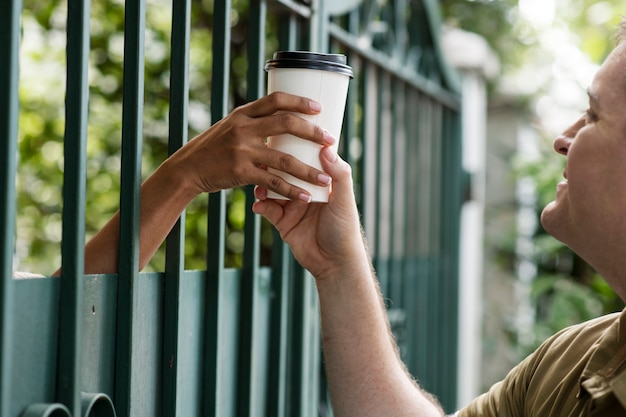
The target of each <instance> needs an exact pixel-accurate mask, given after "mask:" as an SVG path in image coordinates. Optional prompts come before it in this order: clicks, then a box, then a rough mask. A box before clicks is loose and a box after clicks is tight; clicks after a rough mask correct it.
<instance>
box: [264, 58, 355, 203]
mask: <svg viewBox="0 0 626 417" xmlns="http://www.w3.org/2000/svg"><path fill="white" fill-rule="evenodd" d="M265 70H266V71H267V73H268V85H267V90H268V94H269V93H273V92H275V91H281V92H285V93H289V94H293V95H297V96H302V97H307V98H310V99H312V100H315V101H317V102H318V103H320V104H321V105H322V111H321V112H320V113H318V114H316V115H305V114H301V113H297V115H298V116H300V117H302V118H303V119H306V120H309V121H311V122H313V123H315V124H317V125H319V126H320V127H322V128H323V129H325V130H327V131H328V132H329V133H330V134H332V135H333V136H334V137H336V138H337V140H339V135H340V134H341V125H342V123H343V113H344V111H345V107H346V97H347V94H348V84H349V81H350V79H351V78H352V77H353V75H352V68H350V67H349V66H348V65H346V57H345V55H340V54H321V53H314V52H305V51H283V52H276V53H275V54H274V57H273V59H271V60H269V61H267V63H266V65H265ZM337 146H338V142H337V143H335V144H334V145H333V147H334V148H335V151H336V150H337ZM268 147H270V148H273V149H277V150H280V151H282V152H285V153H287V154H290V155H293V156H294V157H296V158H297V159H299V160H300V161H302V162H304V163H305V164H307V165H310V166H312V167H315V168H317V169H320V170H322V165H321V163H320V158H319V155H320V150H321V149H322V146H321V145H318V144H316V143H314V142H311V141H309V140H305V139H301V138H298V137H296V136H294V135H291V134H283V135H277V136H271V137H270V138H269V139H268ZM268 171H270V172H272V173H274V174H276V175H279V176H280V177H281V178H283V179H284V180H285V181H287V182H288V183H290V184H293V185H295V186H298V187H300V188H303V189H305V190H307V191H308V192H310V193H311V196H312V201H314V202H328V196H329V193H330V188H331V187H330V186H326V187H324V186H319V185H314V184H311V183H308V182H306V181H303V180H301V179H299V178H296V177H294V176H292V175H290V174H287V173H285V172H282V171H279V170H276V169H273V168H268ZM267 197H268V198H274V199H281V200H287V199H288V198H287V197H285V196H282V195H280V194H278V193H275V192H273V191H269V190H268V195H267Z"/></svg>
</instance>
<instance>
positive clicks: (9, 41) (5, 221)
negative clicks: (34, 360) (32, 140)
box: [0, 0, 22, 416]
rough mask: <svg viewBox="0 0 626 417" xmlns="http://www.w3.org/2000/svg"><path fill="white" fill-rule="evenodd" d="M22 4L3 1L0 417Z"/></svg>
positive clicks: (8, 319)
mask: <svg viewBox="0 0 626 417" xmlns="http://www.w3.org/2000/svg"><path fill="white" fill-rule="evenodd" d="M21 12H22V2H21V1H20V0H0V43H1V44H2V45H3V47H2V48H0V149H1V151H0V167H1V168H0V195H3V196H4V198H5V201H4V202H3V203H2V204H0V369H1V371H0V415H2V416H7V415H9V410H10V408H11V401H10V398H11V376H12V368H13V367H12V361H13V344H12V340H11V338H12V334H13V321H14V318H13V280H12V275H13V249H14V244H15V214H16V210H15V205H16V201H17V198H16V190H15V176H16V171H17V120H18V103H19V97H18V82H19V65H18V63H19V40H20V15H21Z"/></svg>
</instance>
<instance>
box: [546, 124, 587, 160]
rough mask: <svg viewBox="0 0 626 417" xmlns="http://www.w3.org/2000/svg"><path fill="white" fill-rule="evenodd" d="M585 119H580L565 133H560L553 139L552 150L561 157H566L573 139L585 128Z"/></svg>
mask: <svg viewBox="0 0 626 417" xmlns="http://www.w3.org/2000/svg"><path fill="white" fill-rule="evenodd" d="M585 120H586V119H585V117H581V118H580V119H578V120H577V121H576V123H574V124H573V125H571V126H570V127H569V128H568V129H567V130H566V131H565V132H563V133H561V134H560V135H559V136H558V137H557V138H556V139H554V143H553V147H554V150H555V151H556V152H558V153H560V154H561V155H565V156H567V152H569V147H570V146H571V145H572V142H574V138H575V137H576V134H577V133H578V131H579V130H580V129H581V128H582V127H583V126H585V124H586V121H585Z"/></svg>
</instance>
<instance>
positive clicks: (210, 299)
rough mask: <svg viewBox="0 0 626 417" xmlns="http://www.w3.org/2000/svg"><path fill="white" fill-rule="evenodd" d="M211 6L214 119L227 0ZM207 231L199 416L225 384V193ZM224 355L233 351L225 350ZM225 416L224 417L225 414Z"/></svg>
mask: <svg viewBox="0 0 626 417" xmlns="http://www.w3.org/2000/svg"><path fill="white" fill-rule="evenodd" d="M213 7H214V9H213V48H212V49H213V73H212V76H211V117H212V120H213V121H214V122H215V121H217V120H219V119H221V118H223V117H224V116H226V114H227V113H228V94H229V80H230V77H229V70H230V19H231V0H223V1H216V2H215V3H214V6H213ZM208 216H209V220H208V232H207V234H208V235H207V246H208V250H207V280H208V282H207V286H206V288H207V294H206V310H205V323H206V324H205V326H206V327H205V332H204V334H205V340H204V344H205V355H204V356H205V359H204V372H203V373H204V390H203V393H204V404H203V410H204V413H203V415H205V416H222V415H224V414H223V413H221V408H222V407H225V406H226V404H224V403H223V402H222V401H221V399H222V398H221V397H222V395H223V393H224V390H225V387H223V386H222V385H221V384H220V375H221V373H222V372H223V367H224V366H223V363H222V361H221V359H222V356H223V355H224V354H226V352H223V350H224V349H223V348H222V347H221V346H220V340H221V338H222V337H223V334H224V329H223V327H222V326H221V325H220V319H221V317H220V304H221V303H222V302H223V300H224V298H225V297H224V294H223V293H224V291H223V290H224V285H223V284H224V283H223V281H224V251H225V248H224V241H225V238H226V226H225V222H226V193H225V192H224V191H219V192H217V193H212V194H211V195H210V196H209V213H208ZM228 354H234V353H233V352H228ZM225 417H227V416H225Z"/></svg>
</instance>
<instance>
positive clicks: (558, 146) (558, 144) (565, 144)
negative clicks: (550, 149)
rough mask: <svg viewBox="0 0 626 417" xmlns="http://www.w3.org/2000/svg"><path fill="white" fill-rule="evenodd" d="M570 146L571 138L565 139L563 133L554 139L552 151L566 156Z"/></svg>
mask: <svg viewBox="0 0 626 417" xmlns="http://www.w3.org/2000/svg"><path fill="white" fill-rule="evenodd" d="M571 144H572V138H569V137H567V136H566V135H565V134H564V133H563V134H561V135H559V136H558V137H557V138H556V139H554V143H553V146H554V150H555V151H556V152H557V153H560V154H561V155H564V156H567V152H568V151H569V147H570V145H571Z"/></svg>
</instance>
